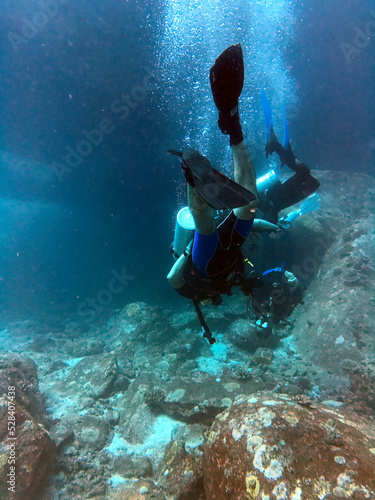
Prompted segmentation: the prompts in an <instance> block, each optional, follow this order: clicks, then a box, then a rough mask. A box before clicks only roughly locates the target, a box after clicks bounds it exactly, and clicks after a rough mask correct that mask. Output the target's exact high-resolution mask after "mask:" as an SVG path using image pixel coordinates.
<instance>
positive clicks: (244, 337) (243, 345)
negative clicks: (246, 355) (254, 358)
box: [227, 319, 261, 352]
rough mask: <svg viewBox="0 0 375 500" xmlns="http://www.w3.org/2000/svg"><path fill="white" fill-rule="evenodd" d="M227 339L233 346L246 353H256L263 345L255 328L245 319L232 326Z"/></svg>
mask: <svg viewBox="0 0 375 500" xmlns="http://www.w3.org/2000/svg"><path fill="white" fill-rule="evenodd" d="M227 338H228V340H229V341H230V342H231V343H232V344H233V345H235V346H237V347H239V348H240V349H243V350H245V351H250V352H255V351H256V350H257V349H258V347H259V346H260V345H261V342H260V339H259V337H258V336H257V335H256V333H255V329H254V326H253V325H252V324H251V323H250V322H249V320H245V319H239V320H237V321H235V322H234V323H232V324H231V325H230V327H229V330H228V336H227Z"/></svg>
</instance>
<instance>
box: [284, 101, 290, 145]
mask: <svg viewBox="0 0 375 500" xmlns="http://www.w3.org/2000/svg"><path fill="white" fill-rule="evenodd" d="M283 117H284V142H283V147H284V149H287V148H288V146H289V144H290V134H289V125H288V120H287V118H286V111H285V106H283Z"/></svg>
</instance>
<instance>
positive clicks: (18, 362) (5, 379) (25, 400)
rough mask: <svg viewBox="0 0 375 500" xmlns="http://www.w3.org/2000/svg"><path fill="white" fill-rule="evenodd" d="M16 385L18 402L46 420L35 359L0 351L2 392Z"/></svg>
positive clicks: (0, 387)
mask: <svg viewBox="0 0 375 500" xmlns="http://www.w3.org/2000/svg"><path fill="white" fill-rule="evenodd" d="M9 386H14V387H15V394H16V400H17V402H18V403H19V404H20V405H21V406H22V407H23V408H25V410H27V411H28V412H29V413H30V414H31V415H32V416H33V418H35V419H37V420H38V421H39V422H45V403H44V397H43V396H42V394H41V393H40V392H39V384H38V374H37V367H36V364H35V363H34V361H33V360H32V359H30V358H27V357H26V356H20V355H18V354H15V353H0V394H7V393H8V387H9Z"/></svg>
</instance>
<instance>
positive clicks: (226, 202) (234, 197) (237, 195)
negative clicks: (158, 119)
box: [182, 149, 255, 210]
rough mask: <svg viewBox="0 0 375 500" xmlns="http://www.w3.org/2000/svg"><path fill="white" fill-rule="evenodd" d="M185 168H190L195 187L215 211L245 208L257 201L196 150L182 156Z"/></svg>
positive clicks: (189, 150)
mask: <svg viewBox="0 0 375 500" xmlns="http://www.w3.org/2000/svg"><path fill="white" fill-rule="evenodd" d="M182 162H183V168H184V169H186V168H188V169H189V170H190V171H191V173H192V176H193V179H194V187H195V188H196V190H197V191H198V193H199V194H200V196H201V197H202V198H203V199H204V200H205V201H206V203H208V205H210V206H211V207H212V208H214V209H215V210H225V209H226V208H230V209H233V208H238V207H243V206H245V205H247V204H248V203H250V202H251V201H253V200H255V195H254V194H253V193H251V192H250V191H248V190H247V189H245V188H244V187H242V186H240V185H239V184H237V183H236V182H234V181H232V179H229V177H227V176H225V175H224V174H222V173H221V172H219V171H218V170H216V169H214V168H213V167H212V165H211V163H210V162H209V161H208V159H207V158H206V157H205V156H203V155H201V154H200V153H199V152H198V151H196V150H195V149H187V150H185V151H184V152H183V155H182Z"/></svg>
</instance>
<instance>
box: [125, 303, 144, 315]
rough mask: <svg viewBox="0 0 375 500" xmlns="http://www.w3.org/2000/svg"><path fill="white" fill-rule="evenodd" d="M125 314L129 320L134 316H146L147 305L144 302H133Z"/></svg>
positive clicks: (127, 307)
mask: <svg viewBox="0 0 375 500" xmlns="http://www.w3.org/2000/svg"><path fill="white" fill-rule="evenodd" d="M125 312H126V314H127V315H128V317H129V318H132V317H134V316H141V315H142V316H143V315H144V314H145V303H144V302H133V303H131V304H128V305H127V306H126V308H125Z"/></svg>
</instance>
